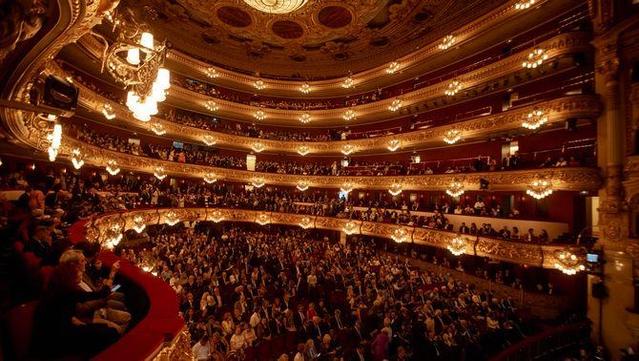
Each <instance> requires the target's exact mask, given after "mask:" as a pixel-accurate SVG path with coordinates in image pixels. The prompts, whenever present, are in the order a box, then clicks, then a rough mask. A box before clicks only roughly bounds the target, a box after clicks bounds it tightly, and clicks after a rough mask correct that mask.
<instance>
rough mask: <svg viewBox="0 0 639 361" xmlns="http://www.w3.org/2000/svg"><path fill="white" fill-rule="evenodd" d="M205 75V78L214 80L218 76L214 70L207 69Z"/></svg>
mask: <svg viewBox="0 0 639 361" xmlns="http://www.w3.org/2000/svg"><path fill="white" fill-rule="evenodd" d="M205 73H206V76H208V77H209V78H211V79H215V78H217V77H218V76H220V74H219V73H218V72H217V70H215V68H207V69H206V71H205Z"/></svg>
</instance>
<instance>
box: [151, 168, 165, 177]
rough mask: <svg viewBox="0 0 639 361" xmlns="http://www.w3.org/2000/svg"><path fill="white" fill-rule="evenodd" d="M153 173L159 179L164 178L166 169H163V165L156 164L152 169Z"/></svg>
mask: <svg viewBox="0 0 639 361" xmlns="http://www.w3.org/2000/svg"><path fill="white" fill-rule="evenodd" d="M153 175H154V176H155V178H157V179H159V180H164V178H166V171H164V167H162V166H157V167H155V168H154V169H153Z"/></svg>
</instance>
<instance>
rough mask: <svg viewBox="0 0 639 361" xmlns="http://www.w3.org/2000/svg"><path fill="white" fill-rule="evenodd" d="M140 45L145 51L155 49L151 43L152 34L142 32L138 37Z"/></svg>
mask: <svg viewBox="0 0 639 361" xmlns="http://www.w3.org/2000/svg"><path fill="white" fill-rule="evenodd" d="M140 45H142V46H143V47H145V48H147V49H153V48H154V47H155V44H154V43H153V34H151V33H149V32H146V31H145V32H143V33H142V34H141V35H140Z"/></svg>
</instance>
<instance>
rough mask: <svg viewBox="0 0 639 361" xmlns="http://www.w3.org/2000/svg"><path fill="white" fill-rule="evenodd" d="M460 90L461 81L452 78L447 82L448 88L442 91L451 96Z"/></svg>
mask: <svg viewBox="0 0 639 361" xmlns="http://www.w3.org/2000/svg"><path fill="white" fill-rule="evenodd" d="M460 90H462V85H461V83H460V82H459V81H458V80H453V81H451V82H450V84H448V88H446V91H444V94H446V95H448V96H449V97H452V96H454V95H456V94H457V93H459V91H460Z"/></svg>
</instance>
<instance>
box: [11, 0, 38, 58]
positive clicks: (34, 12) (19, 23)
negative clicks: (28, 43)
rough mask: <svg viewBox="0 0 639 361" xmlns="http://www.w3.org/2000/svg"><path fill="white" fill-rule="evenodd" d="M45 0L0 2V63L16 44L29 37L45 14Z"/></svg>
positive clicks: (32, 34)
mask: <svg viewBox="0 0 639 361" xmlns="http://www.w3.org/2000/svg"><path fill="white" fill-rule="evenodd" d="M47 8H48V4H47V2H46V1H45V0H17V1H3V2H1V3H0V19H1V20H0V64H2V62H3V61H4V59H5V58H6V56H7V55H8V54H9V53H10V52H12V51H13V50H15V48H16V45H17V44H18V43H19V42H21V41H25V40H28V39H31V38H32V37H34V36H35V34H36V33H37V32H38V31H40V29H41V28H42V26H43V24H44V22H45V20H46V18H47V16H46V13H47Z"/></svg>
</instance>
